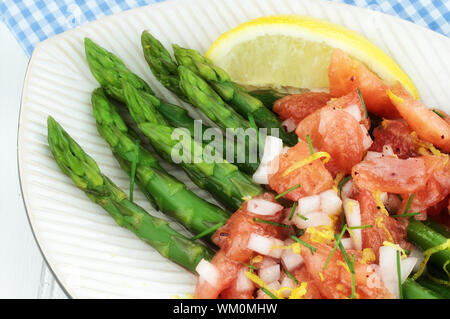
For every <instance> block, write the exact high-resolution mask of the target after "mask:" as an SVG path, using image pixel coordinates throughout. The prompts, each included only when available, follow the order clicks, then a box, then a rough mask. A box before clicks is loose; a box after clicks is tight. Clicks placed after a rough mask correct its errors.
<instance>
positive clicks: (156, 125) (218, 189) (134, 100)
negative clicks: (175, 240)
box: [123, 82, 263, 210]
mask: <svg viewBox="0 0 450 319" xmlns="http://www.w3.org/2000/svg"><path fill="white" fill-rule="evenodd" d="M123 91H124V94H125V99H126V101H127V106H128V109H129V110H130V114H131V117H132V118H133V120H134V121H135V122H136V124H137V125H138V128H139V130H140V131H141V132H142V133H143V134H144V135H145V136H147V137H148V139H149V140H150V143H151V144H152V145H153V147H154V148H155V150H156V151H157V152H158V153H159V154H160V156H161V157H163V158H164V159H166V160H167V161H171V162H173V163H175V164H179V165H180V166H181V167H182V168H183V169H184V170H185V172H186V173H187V174H188V175H189V177H190V178H191V179H192V180H193V181H194V182H195V183H196V184H197V185H198V186H199V187H201V188H204V189H207V190H208V191H209V192H210V193H211V194H212V195H213V196H214V197H216V198H217V199H218V200H219V201H220V202H222V203H223V204H224V205H226V206H227V207H228V208H230V209H232V210H237V209H238V208H239V207H240V206H241V205H242V203H243V202H244V200H245V199H247V198H249V197H252V196H255V195H258V194H261V193H262V192H263V188H262V187H261V186H260V185H256V184H254V183H253V182H252V181H251V179H250V178H249V177H248V176H247V175H245V174H243V173H242V172H240V171H239V169H238V168H237V166H235V165H233V164H230V163H228V162H226V161H225V160H223V158H222V156H221V155H220V154H214V151H213V150H212V149H208V147H204V146H203V144H202V143H200V142H198V141H196V140H195V139H194V138H192V136H191V135H190V134H189V131H188V130H180V129H176V128H173V127H171V126H169V125H167V124H166V123H162V122H160V121H158V119H157V116H156V115H157V113H158V112H157V111H156V109H157V106H155V105H151V103H152V102H154V103H157V101H156V100H152V99H146V98H142V92H140V91H138V90H137V89H136V88H135V87H133V86H132V85H130V84H128V83H127V82H124V83H123ZM144 95H145V94H144ZM140 115H144V117H141V116H140ZM177 135H178V140H177Z"/></svg>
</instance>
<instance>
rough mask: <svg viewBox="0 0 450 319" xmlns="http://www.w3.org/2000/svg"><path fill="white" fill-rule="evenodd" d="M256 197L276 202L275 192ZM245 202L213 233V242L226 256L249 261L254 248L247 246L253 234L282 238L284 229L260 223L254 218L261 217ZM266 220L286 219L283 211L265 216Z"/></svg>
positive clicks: (277, 220)
mask: <svg viewBox="0 0 450 319" xmlns="http://www.w3.org/2000/svg"><path fill="white" fill-rule="evenodd" d="M254 198H262V199H265V200H268V201H272V202H276V201H275V197H274V195H273V194H269V193H264V194H262V195H259V196H257V197H254ZM247 203H248V202H245V203H244V204H243V205H242V206H241V208H239V209H238V210H237V211H236V212H235V213H234V214H233V215H231V217H230V218H229V219H228V221H227V223H226V224H225V225H224V226H222V227H220V228H219V229H218V230H217V231H216V232H215V233H214V235H213V238H212V240H213V242H214V243H215V244H216V245H217V246H219V247H220V248H221V251H223V253H224V254H225V256H226V257H227V258H229V259H231V260H233V261H237V262H247V261H248V260H250V258H251V256H252V250H250V249H248V248H247V244H248V240H249V238H250V235H251V234H258V235H261V236H270V237H275V238H281V237H282V234H283V231H284V229H282V228H281V227H278V226H274V225H270V224H266V223H258V222H255V221H254V220H253V219H254V218H255V217H261V216H258V215H255V214H253V213H250V212H249V211H248V210H247ZM263 219H265V220H269V221H273V222H281V221H282V220H283V219H284V214H283V211H280V212H278V213H277V214H275V215H272V216H264V218H263Z"/></svg>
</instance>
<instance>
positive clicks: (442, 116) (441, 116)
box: [432, 110, 445, 118]
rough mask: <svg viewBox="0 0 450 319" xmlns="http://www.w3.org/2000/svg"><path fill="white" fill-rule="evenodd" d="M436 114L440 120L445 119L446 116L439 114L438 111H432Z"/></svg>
mask: <svg viewBox="0 0 450 319" xmlns="http://www.w3.org/2000/svg"><path fill="white" fill-rule="evenodd" d="M432 111H433V112H434V113H436V114H437V115H438V116H439V117H440V118H445V116H444V114H442V113H441V112H439V111H438V110H432Z"/></svg>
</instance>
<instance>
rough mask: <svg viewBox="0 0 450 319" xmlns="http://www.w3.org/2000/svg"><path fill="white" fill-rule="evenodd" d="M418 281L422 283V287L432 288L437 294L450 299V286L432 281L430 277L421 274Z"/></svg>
mask: <svg viewBox="0 0 450 319" xmlns="http://www.w3.org/2000/svg"><path fill="white" fill-rule="evenodd" d="M416 282H417V283H418V284H419V285H421V286H422V287H425V288H427V289H430V290H432V291H434V292H436V293H437V294H439V295H441V296H442V297H443V298H445V299H450V287H448V286H444V285H441V284H438V283H436V282H434V281H431V280H429V279H426V278H425V277H424V276H421V277H419V278H417V280H416Z"/></svg>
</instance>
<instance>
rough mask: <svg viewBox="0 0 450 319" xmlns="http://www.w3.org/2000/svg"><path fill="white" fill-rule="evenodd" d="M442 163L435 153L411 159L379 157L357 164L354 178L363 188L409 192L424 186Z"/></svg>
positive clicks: (398, 192)
mask: <svg viewBox="0 0 450 319" xmlns="http://www.w3.org/2000/svg"><path fill="white" fill-rule="evenodd" d="M440 165H441V163H440V159H439V158H438V157H437V156H433V155H424V156H420V157H414V158H408V159H399V158H395V157H391V156H389V157H380V158H373V159H370V160H365V161H363V162H361V163H359V164H357V165H355V166H354V167H353V170H352V177H353V181H354V182H355V183H356V185H358V187H360V188H363V189H367V190H371V191H375V190H379V191H381V192H388V193H395V194H408V193H413V192H415V191H417V190H419V189H420V188H422V187H424V186H425V184H426V183H427V181H428V180H429V179H430V177H431V176H432V175H433V173H434V171H435V170H436V169H437V168H438V167H439V166H440Z"/></svg>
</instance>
